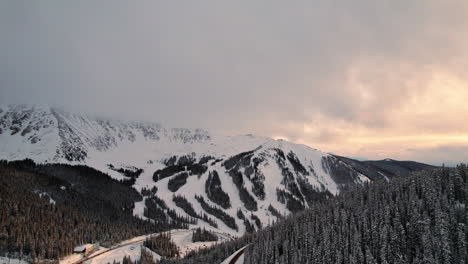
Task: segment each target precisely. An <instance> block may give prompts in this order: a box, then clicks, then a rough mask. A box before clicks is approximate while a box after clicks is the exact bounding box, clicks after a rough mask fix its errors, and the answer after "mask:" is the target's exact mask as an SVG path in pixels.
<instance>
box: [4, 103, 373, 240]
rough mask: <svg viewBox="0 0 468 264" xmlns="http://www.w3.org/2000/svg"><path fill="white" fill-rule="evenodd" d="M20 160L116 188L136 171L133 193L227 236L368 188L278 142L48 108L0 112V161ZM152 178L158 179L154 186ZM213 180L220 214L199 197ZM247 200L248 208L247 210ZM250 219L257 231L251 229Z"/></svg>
mask: <svg viewBox="0 0 468 264" xmlns="http://www.w3.org/2000/svg"><path fill="white" fill-rule="evenodd" d="M24 158H31V159H33V160H35V161H36V162H53V163H70V164H85V165H88V166H90V167H94V168H96V169H98V170H101V171H103V172H105V173H107V174H109V175H111V176H112V177H113V178H116V179H119V180H124V179H127V180H128V179H130V178H129V177H128V175H127V174H125V173H124V172H123V171H124V170H126V171H132V172H133V171H137V170H138V169H141V170H142V173H141V174H139V175H138V176H137V178H135V183H134V188H136V189H137V190H138V191H142V190H143V188H148V189H151V188H152V187H154V186H156V187H157V193H156V195H157V197H159V198H160V199H162V200H164V202H165V204H166V205H167V206H168V207H169V208H171V209H174V210H175V211H176V212H177V214H179V215H182V216H188V214H187V213H186V212H185V211H184V210H183V209H182V208H180V207H178V206H177V205H176V204H175V203H174V202H173V195H175V194H176V195H180V196H183V197H185V198H186V199H187V201H189V202H190V204H191V205H192V206H193V209H194V210H195V211H196V212H197V213H199V214H200V215H201V214H204V213H206V214H207V215H208V216H209V217H210V218H211V219H213V220H214V221H215V222H216V223H217V226H218V227H217V228H215V227H213V226H210V225H209V224H208V223H207V222H205V221H203V220H201V219H199V220H198V222H197V224H196V225H192V226H191V227H195V226H201V227H206V228H207V229H212V230H218V231H220V232H224V233H227V234H231V235H239V234H242V233H243V232H245V231H246V224H247V223H250V224H251V225H252V226H253V227H254V228H259V227H260V225H263V226H265V225H267V224H269V223H271V222H273V221H275V220H277V217H278V214H280V215H286V214H289V213H290V212H291V211H295V210H300V209H301V208H306V207H308V206H309V204H310V202H311V201H312V200H313V199H315V198H314V197H317V195H318V194H324V193H325V194H335V193H337V192H339V189H340V186H341V185H344V184H353V183H355V184H359V183H361V182H365V181H369V178H368V177H367V176H366V175H363V174H361V173H359V172H358V171H357V170H356V169H355V168H354V167H353V166H351V165H349V164H347V163H345V162H343V161H341V160H339V159H337V158H336V157H335V156H332V155H329V154H326V153H323V152H320V151H318V150H316V149H313V148H310V147H308V146H305V145H298V144H294V143H291V142H287V141H283V140H273V139H270V138H264V137H257V136H253V135H243V136H232V137H226V136H217V135H211V134H209V133H208V132H206V131H203V130H200V129H197V130H189V129H167V128H164V127H162V126H161V125H158V124H154V123H138V122H120V121H113V120H103V119H97V118H91V117H87V116H83V115H77V114H72V113H67V112H65V111H62V110H59V109H55V108H49V107H36V106H2V107H0V159H6V160H16V159H24ZM181 168H182V169H181ZM164 169H166V170H164ZM158 170H159V172H160V175H164V177H163V176H158V177H161V178H158V177H156V178H157V179H156V180H155V176H154V175H155V172H157V171H158ZM161 170H163V171H161ZM200 170H201V171H200ZM215 172H216V174H217V175H218V176H219V179H220V186H216V187H213V188H218V189H219V188H220V189H221V190H222V191H223V192H224V193H226V194H227V195H228V197H229V200H230V206H229V207H227V208H222V207H221V206H220V205H219V201H217V199H213V197H211V198H210V196H209V194H208V193H207V189H206V185H207V180H208V177H209V175H210V174H213V173H215ZM184 173H187V174H188V177H187V179H186V183H185V184H183V185H182V186H180V188H178V189H177V190H175V191H174V190H172V191H171V190H170V188H169V187H168V185H169V181H170V180H171V179H173V178H175V177H178V176H180V175H181V174H184ZM195 196H199V197H203V199H204V201H206V203H207V204H208V205H210V206H213V207H217V208H218V209H220V210H222V211H223V212H225V213H227V214H228V215H230V216H231V217H233V218H234V219H235V224H236V226H237V227H238V228H237V230H236V229H235V228H232V227H228V225H227V224H226V223H225V222H223V221H221V220H220V219H219V218H218V217H217V216H213V215H211V214H209V213H207V212H206V210H205V209H204V208H202V205H201V203H200V202H199V201H198V200H197V199H196V198H195ZM144 199H145V200H146V199H148V197H145V198H144ZM249 199H250V200H251V201H254V203H255V204H252V203H250V205H248V204H247V203H246V200H249ZM271 207H272V208H273V209H274V211H276V212H277V213H276V214H275V213H273V212H272V210H271ZM269 208H270V209H269ZM144 210H145V201H142V202H138V203H136V204H135V209H134V213H135V214H136V215H138V216H140V217H142V218H145V216H144V215H143V214H144ZM238 211H241V212H242V214H243V215H244V217H240V216H238ZM252 215H253V216H252ZM242 218H244V219H242ZM256 218H258V219H259V220H260V222H261V224H256V223H255V219H256Z"/></svg>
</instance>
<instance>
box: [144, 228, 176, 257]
mask: <svg viewBox="0 0 468 264" xmlns="http://www.w3.org/2000/svg"><path fill="white" fill-rule="evenodd" d="M143 245H144V246H145V247H147V248H149V249H150V250H152V251H153V252H157V253H158V254H159V255H161V256H162V257H165V258H175V257H179V248H178V247H177V245H176V244H174V242H172V239H171V233H170V232H163V233H161V234H158V235H154V236H150V237H148V238H146V240H145V242H144V243H143Z"/></svg>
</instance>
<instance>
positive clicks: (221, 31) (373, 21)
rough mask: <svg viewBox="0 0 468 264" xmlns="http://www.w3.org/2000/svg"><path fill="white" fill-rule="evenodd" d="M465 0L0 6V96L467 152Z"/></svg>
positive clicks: (231, 128) (430, 155)
mask: <svg viewBox="0 0 468 264" xmlns="http://www.w3.org/2000/svg"><path fill="white" fill-rule="evenodd" d="M467 20H468V2H466V1H463V0H447V1H439V0H428V1H424V2H421V1H416V0H393V1H390V0H388V1H372V0H358V1H344V2H343V1H325V0H324V1H306V0H303V1H293V2H285V1H280V0H273V1H268V3H262V2H255V1H234V2H231V3H225V2H219V1H194V2H190V3H187V2H184V3H183V4H182V3H180V2H176V1H138V2H132V3H130V2H128V1H100V2H96V1H77V2H73V3H71V2H59V1H40V2H34V1H10V2H3V3H0V34H1V35H0V36H1V39H2V41H1V43H0V58H1V62H0V87H1V88H0V93H1V94H0V102H1V103H47V104H55V105H61V106H65V107H66V108H69V109H70V110H74V111H76V110H78V111H85V112H90V113H98V114H101V115H109V116H113V117H120V118H125V119H141V120H154V121H160V122H163V123H166V124H167V125H169V126H178V127H203V128H206V129H210V130H212V131H214V132H216V133H225V134H241V133H256V134H261V135H265V136H272V137H281V138H287V139H290V140H292V141H295V142H299V143H304V144H307V145H311V146H313V147H317V148H320V149H322V150H324V151H330V152H334V153H338V154H342V155H348V156H358V157H366V158H371V159H378V158H385V157H393V158H396V159H418V160H422V161H426V162H431V163H436V164H440V163H442V162H446V163H449V162H451V163H454V162H459V161H468V155H467V154H468V151H467V150H468V123H467V122H466V121H465V120H464V119H465V117H466V116H468V106H467V103H466V101H467V100H468V77H467V76H465V75H466V74H465V73H466V72H468V71H467V70H468V65H467V63H468V50H467V49H466V47H467V46H468V36H467V34H468V33H467V32H468V23H467V22H468V21H467Z"/></svg>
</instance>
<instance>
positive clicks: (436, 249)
mask: <svg viewBox="0 0 468 264" xmlns="http://www.w3.org/2000/svg"><path fill="white" fill-rule="evenodd" d="M467 175H468V168H467V167H466V166H465V165H460V166H458V167H457V168H456V169H447V168H443V169H436V170H433V171H424V172H417V173H415V174H413V175H411V176H408V177H396V178H394V179H392V180H391V181H390V182H389V183H387V182H385V181H382V182H376V183H371V184H365V185H364V186H354V187H353V188H351V189H350V190H347V191H345V192H343V193H341V194H340V195H338V196H337V197H332V198H330V199H320V200H318V201H317V202H315V203H313V204H311V206H310V208H309V209H306V210H305V211H304V212H301V213H298V214H296V215H292V216H289V217H286V218H285V219H283V220H280V221H279V222H277V223H276V224H274V225H273V226H270V227H267V228H265V229H263V230H260V231H258V232H257V233H254V234H253V235H247V236H246V237H243V238H241V239H240V240H237V241H233V242H229V243H226V244H223V245H220V246H217V247H214V248H213V249H211V250H205V251H201V252H198V253H196V252H194V253H191V254H189V256H190V257H188V258H186V259H182V260H171V261H167V260H165V261H163V263H177V264H180V263H186V264H191V263H220V262H222V261H223V260H224V259H225V258H226V257H227V256H229V255H230V254H232V253H233V252H234V251H235V250H236V249H239V248H241V247H242V246H245V245H247V244H248V245H249V246H248V247H247V249H246V251H245V259H244V261H245V262H244V263H246V264H267V263H282V264H283V263H284V264H288V263H290V264H297V263H309V264H312V263H327V264H328V263H336V264H344V263H350V264H407V263H410V264H416V263H418V264H419V263H428V264H429V263H434V264H441V263H451V264H467V263H468V255H467V251H468V250H467V234H468V213H467V210H466V205H467V201H468V187H467V186H468V183H467ZM238 216H239V218H241V219H245V218H247V217H246V216H245V215H244V214H243V213H242V212H241V211H239V212H238ZM241 216H242V217H241ZM241 242H242V243H241ZM234 243H238V244H234ZM236 247H237V248H236Z"/></svg>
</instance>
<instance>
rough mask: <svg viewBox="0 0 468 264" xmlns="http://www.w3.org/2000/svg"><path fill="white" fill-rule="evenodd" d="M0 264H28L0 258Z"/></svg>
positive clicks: (17, 260) (22, 261)
mask: <svg viewBox="0 0 468 264" xmlns="http://www.w3.org/2000/svg"><path fill="white" fill-rule="evenodd" d="M0 264H28V262H27V261H24V260H19V259H12V258H6V257H0Z"/></svg>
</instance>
